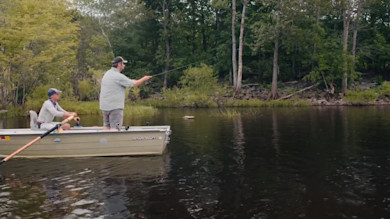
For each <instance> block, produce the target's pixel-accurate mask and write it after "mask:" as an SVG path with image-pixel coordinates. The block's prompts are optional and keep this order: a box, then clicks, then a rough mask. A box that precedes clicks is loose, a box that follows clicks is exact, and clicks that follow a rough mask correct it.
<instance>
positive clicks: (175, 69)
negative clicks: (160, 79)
mask: <svg viewBox="0 0 390 219" xmlns="http://www.w3.org/2000/svg"><path fill="white" fill-rule="evenodd" d="M212 58H214V57H212ZM212 58H208V59H203V60H200V61H197V62H193V63H190V64H188V65H184V66H181V67H178V68H174V69H171V70H169V71H164V72H160V73H158V74H155V75H151V76H152V77H155V76H158V75H163V74H167V73H169V72H173V71H177V70H179V69H182V68H186V67H188V66H190V65H193V64H195V63H199V62H203V61H208V60H210V59H212Z"/></svg>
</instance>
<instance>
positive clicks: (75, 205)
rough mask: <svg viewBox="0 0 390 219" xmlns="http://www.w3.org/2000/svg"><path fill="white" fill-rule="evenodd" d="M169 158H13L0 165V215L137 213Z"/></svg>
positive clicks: (163, 173)
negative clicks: (1, 175) (1, 178)
mask: <svg viewBox="0 0 390 219" xmlns="http://www.w3.org/2000/svg"><path fill="white" fill-rule="evenodd" d="M168 158H169V155H165V156H164V157H148V158H147V157H140V158H132V157H118V158H113V157H107V158H79V159H34V160H29V159H15V160H13V161H12V162H9V163H7V165H6V166H5V167H4V169H3V170H2V174H3V177H5V181H4V182H3V183H2V184H1V185H0V203H1V207H0V218H1V217H5V218H15V217H21V218H37V217H41V218H55V217H59V216H63V217H68V218H74V217H87V218H91V217H93V218H103V217H105V218H129V217H133V216H136V215H133V214H134V212H137V213H138V214H142V210H143V209H146V208H147V207H148V206H147V199H148V193H149V191H153V189H151V187H158V186H159V184H161V183H162V182H164V181H165V180H166V177H167V168H168V167H167V164H169V160H168ZM148 184H150V185H152V184H153V186H150V185H148Z"/></svg>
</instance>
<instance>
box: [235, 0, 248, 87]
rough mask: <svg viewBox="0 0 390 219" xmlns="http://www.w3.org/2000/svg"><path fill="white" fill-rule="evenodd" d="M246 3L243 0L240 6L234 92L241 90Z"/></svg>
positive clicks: (245, 0)
mask: <svg viewBox="0 0 390 219" xmlns="http://www.w3.org/2000/svg"><path fill="white" fill-rule="evenodd" d="M247 4H248V0H244V5H243V7H242V17H241V27H240V45H239V48H238V73H237V86H236V92H240V90H241V82H242V51H243V47H244V29H245V11H246V6H247Z"/></svg>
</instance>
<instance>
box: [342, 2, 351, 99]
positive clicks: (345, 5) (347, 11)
mask: <svg viewBox="0 0 390 219" xmlns="http://www.w3.org/2000/svg"><path fill="white" fill-rule="evenodd" d="M352 1H353V0H343V1H342V2H341V5H342V10H343V60H344V64H343V66H344V69H343V80H342V84H341V94H342V96H344V95H345V94H346V92H347V89H348V71H349V67H348V61H349V59H348V37H349V25H350V22H351V16H352V7H353V4H352Z"/></svg>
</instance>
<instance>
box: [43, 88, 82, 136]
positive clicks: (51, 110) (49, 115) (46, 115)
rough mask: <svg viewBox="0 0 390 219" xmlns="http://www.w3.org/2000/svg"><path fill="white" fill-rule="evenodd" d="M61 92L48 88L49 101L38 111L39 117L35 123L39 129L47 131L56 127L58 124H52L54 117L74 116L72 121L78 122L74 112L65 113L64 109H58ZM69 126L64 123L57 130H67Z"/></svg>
mask: <svg viewBox="0 0 390 219" xmlns="http://www.w3.org/2000/svg"><path fill="white" fill-rule="evenodd" d="M61 93H62V92H61V91H60V90H57V89H55V88H50V89H49V91H48V92H47V95H48V96H49V99H48V100H46V101H45V102H44V103H43V105H42V108H41V110H40V111H39V116H38V119H37V123H38V125H39V128H40V129H46V130H49V129H51V128H53V127H54V126H56V125H57V124H58V122H53V119H54V117H65V118H67V117H69V116H74V120H77V121H78V119H79V118H78V117H77V114H76V113H74V112H67V111H65V110H64V109H62V108H61V107H60V105H59V104H58V100H59V99H60V94H61ZM69 129H70V124H69V123H65V124H63V125H62V126H61V127H60V128H59V130H60V131H61V130H69Z"/></svg>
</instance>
